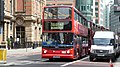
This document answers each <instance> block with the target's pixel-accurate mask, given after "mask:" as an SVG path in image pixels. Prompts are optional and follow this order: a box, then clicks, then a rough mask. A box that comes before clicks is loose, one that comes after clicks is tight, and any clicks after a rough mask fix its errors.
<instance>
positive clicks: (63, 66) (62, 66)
mask: <svg viewBox="0 0 120 67" xmlns="http://www.w3.org/2000/svg"><path fill="white" fill-rule="evenodd" d="M88 57H89V56H87V57H85V58H83V59H80V60H77V61H73V62H69V63H66V64H63V65H61V67H65V66H68V65H70V64H74V63H77V62H80V61H82V60H85V59H87V58H88Z"/></svg>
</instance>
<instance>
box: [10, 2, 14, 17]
mask: <svg viewBox="0 0 120 67" xmlns="http://www.w3.org/2000/svg"><path fill="white" fill-rule="evenodd" d="M12 9H13V7H12V0H10V13H11V15H12Z"/></svg>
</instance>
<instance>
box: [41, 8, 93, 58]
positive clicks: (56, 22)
mask: <svg viewBox="0 0 120 67" xmlns="http://www.w3.org/2000/svg"><path fill="white" fill-rule="evenodd" d="M91 26H92V25H91V24H90V22H88V20H87V19H86V18H85V17H84V16H83V15H82V14H81V13H80V12H79V11H78V10H77V9H76V8H74V7H72V6H45V7H44V10H43V20H42V58H49V59H54V58H67V59H77V58H80V57H82V56H85V55H87V54H88V53H89V48H90V45H91V42H92V36H91V35H92V31H91V29H92V28H91Z"/></svg>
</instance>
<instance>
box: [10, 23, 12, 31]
mask: <svg viewBox="0 0 120 67" xmlns="http://www.w3.org/2000/svg"><path fill="white" fill-rule="evenodd" d="M10 30H12V22H10Z"/></svg>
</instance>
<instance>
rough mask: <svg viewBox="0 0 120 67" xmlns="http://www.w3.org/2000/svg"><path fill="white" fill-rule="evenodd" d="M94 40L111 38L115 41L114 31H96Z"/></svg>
mask: <svg viewBox="0 0 120 67" xmlns="http://www.w3.org/2000/svg"><path fill="white" fill-rule="evenodd" d="M93 38H110V39H114V32H112V31H96V32H95V35H94V37H93Z"/></svg>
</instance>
